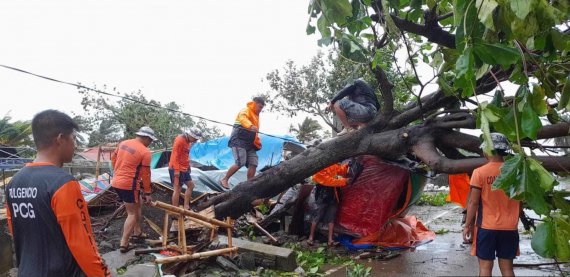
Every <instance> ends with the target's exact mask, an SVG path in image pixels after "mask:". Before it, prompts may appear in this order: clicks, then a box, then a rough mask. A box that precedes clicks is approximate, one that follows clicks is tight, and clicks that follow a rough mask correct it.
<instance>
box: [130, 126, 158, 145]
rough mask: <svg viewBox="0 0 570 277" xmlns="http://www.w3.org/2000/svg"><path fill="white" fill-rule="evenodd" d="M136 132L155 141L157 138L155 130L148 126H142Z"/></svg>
mask: <svg viewBox="0 0 570 277" xmlns="http://www.w3.org/2000/svg"><path fill="white" fill-rule="evenodd" d="M135 134H136V135H137V136H140V137H149V138H150V139H152V140H153V141H154V140H156V136H155V135H154V131H153V130H152V129H151V128H150V127H148V126H143V127H141V128H140V129H139V130H138V131H137V132H136V133H135Z"/></svg>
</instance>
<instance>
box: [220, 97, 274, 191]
mask: <svg viewBox="0 0 570 277" xmlns="http://www.w3.org/2000/svg"><path fill="white" fill-rule="evenodd" d="M264 106H265V100H264V99H263V98H261V97H254V98H253V101H251V102H249V103H247V107H246V108H245V109H243V110H241V111H240V112H239V114H238V116H237V118H236V121H235V123H234V128H233V130H232V134H231V135H230V140H229V142H228V146H229V147H231V149H232V153H233V156H234V160H235V164H234V165H232V166H231V167H230V168H229V169H228V172H227V173H226V176H225V177H224V178H223V179H222V180H220V183H221V185H222V187H224V188H225V189H229V188H230V186H229V180H230V177H232V175H234V174H235V173H236V172H237V171H238V170H239V169H240V168H241V167H242V166H246V167H247V179H248V180H250V179H251V178H253V176H255V171H256V169H257V161H258V157H257V151H259V150H261V140H260V139H259V136H258V134H257V133H258V132H259V113H261V110H263V107H264Z"/></svg>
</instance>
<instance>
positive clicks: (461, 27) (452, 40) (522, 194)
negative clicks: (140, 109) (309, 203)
mask: <svg viewBox="0 0 570 277" xmlns="http://www.w3.org/2000/svg"><path fill="white" fill-rule="evenodd" d="M510 3H511V4H510ZM512 3H516V4H512ZM309 14H310V16H311V20H310V21H309V25H308V26H307V33H308V34H311V33H314V32H315V31H316V30H317V29H318V30H319V32H320V34H321V36H322V39H321V40H319V43H320V44H324V45H329V44H334V45H335V46H336V47H338V49H339V54H338V55H340V56H341V57H342V59H346V60H351V62H353V63H354V64H355V65H358V66H363V65H364V66H366V67H367V68H368V69H369V70H370V71H371V72H372V74H373V76H374V77H375V78H376V81H377V85H378V86H377V88H378V89H379V90H378V92H379V99H380V100H381V106H382V108H381V110H380V111H379V112H378V114H377V115H376V117H375V118H374V119H373V120H372V121H371V122H370V123H369V124H368V125H367V127H365V128H363V129H361V130H358V131H357V132H354V133H350V134H348V135H345V136H342V137H337V138H335V139H333V140H330V141H327V142H324V143H321V144H320V145H319V146H318V147H315V148H312V149H309V150H307V151H305V152H303V153H302V154H300V155H298V156H296V157H294V158H293V159H291V160H288V161H285V162H283V163H281V164H280V165H278V166H276V167H274V168H272V169H270V170H267V171H265V172H263V173H261V174H260V175H258V176H256V177H255V178H253V179H252V180H250V181H247V182H243V183H241V184H239V185H238V186H236V187H235V188H234V189H233V190H232V191H229V192H226V193H224V194H221V195H219V196H216V197H214V198H212V199H210V200H209V201H207V202H206V203H204V204H203V205H202V206H203V207H205V206H208V205H215V212H216V216H218V217H220V218H224V217H226V216H231V217H233V218H236V217H238V216H240V215H241V214H243V213H244V212H246V211H247V210H249V209H250V208H251V202H252V201H253V200H255V199H259V198H266V197H272V196H275V195H277V194H278V193H280V192H282V191H284V190H286V189H287V188H289V187H291V186H292V185H294V184H296V183H299V182H301V181H302V180H303V179H305V178H306V177H309V176H311V175H312V174H314V173H316V172H317V171H319V170H321V169H323V168H325V167H326V166H328V165H330V164H333V163H336V162H340V161H342V160H344V159H347V158H349V157H354V156H358V155H365V154H367V155H376V156H378V157H380V158H382V159H384V160H390V161H398V160H403V159H408V160H410V159H411V160H415V161H417V162H419V163H421V164H423V165H425V166H426V167H427V170H429V171H431V172H435V173H439V172H442V173H461V172H471V171H472V170H473V169H475V168H476V167H478V166H481V165H482V164H484V163H485V159H484V158H483V157H482V154H483V152H482V151H485V152H490V151H491V150H492V149H491V148H487V149H483V150H481V149H479V145H480V143H481V141H480V139H479V137H476V136H473V135H470V134H468V133H463V132H460V130H465V129H480V130H481V132H482V134H483V135H482V138H483V139H484V140H485V141H487V142H488V143H487V144H488V145H492V144H491V143H490V133H491V132H492V131H493V132H501V133H503V134H505V135H506V136H507V137H508V139H509V141H510V143H511V146H512V148H513V154H514V156H513V158H511V159H508V160H507V161H506V162H505V166H503V167H502V173H501V176H500V177H499V178H497V181H496V182H495V184H494V185H495V187H496V188H501V189H503V190H505V192H507V195H508V196H510V197H512V198H516V199H518V200H523V201H526V202H527V203H528V205H529V207H530V208H531V209H533V210H535V211H536V212H537V213H538V214H541V215H545V216H547V219H546V223H545V224H542V225H540V226H539V227H538V230H537V232H541V234H547V235H541V236H538V237H536V241H533V247H535V246H536V245H538V246H537V247H535V251H537V253H538V254H540V255H542V256H545V257H557V258H559V259H562V260H566V259H569V258H570V245H568V241H569V239H570V231H568V230H567V231H564V230H566V229H564V228H566V227H565V226H567V220H566V219H565V218H566V217H565V216H567V215H569V214H570V208H569V207H570V205H569V204H568V203H567V201H566V200H564V197H565V196H567V195H566V194H565V193H564V192H558V191H554V190H553V187H554V185H555V184H556V182H555V180H554V178H553V176H552V175H551V174H550V173H549V172H548V171H551V172H556V171H567V172H568V169H570V158H567V157H558V156H548V155H546V154H543V155H544V156H535V155H534V154H531V152H530V149H542V150H544V145H542V144H541V142H540V141H539V140H540V139H549V138H556V137H562V136H567V135H568V134H569V127H570V124H568V123H567V122H564V121H562V120H560V118H561V116H560V114H559V112H563V113H564V112H566V111H567V110H568V109H569V108H570V77H569V74H570V59H569V56H568V54H567V53H568V50H570V38H569V36H568V33H569V29H568V27H567V26H568V23H569V18H570V13H569V5H567V3H566V2H565V1H550V2H549V1H546V0H529V1H502V2H500V1H495V0H473V1H468V0H456V1H433V0H422V1H386V0H384V1H383V0H363V1H358V0H353V1H348V0H315V1H311V3H310V4H309ZM315 20H316V23H317V24H316V25H313V23H314V21H315ZM386 53H389V54H391V55H392V56H393V61H394V62H393V63H392V67H388V66H387V65H386V64H383V59H382V58H383V55H386ZM396 53H398V55H397V54H396ZM401 53H406V54H407V57H406V58H405V62H404V63H405V64H404V65H403V66H402V68H400V64H402V63H403V61H402V55H401ZM422 67H423V68H425V67H431V69H432V70H431V72H429V71H430V70H423V71H420V70H419V69H420V68H422ZM388 70H390V71H388ZM394 72H397V74H395V75H397V76H398V78H400V79H401V80H402V81H403V82H404V83H405V87H406V90H405V91H394V88H395V86H394V85H393V81H394V79H392V80H390V78H391V77H390V76H393V75H394V74H387V73H394ZM295 81H296V82H297V81H298V80H295ZM505 81H510V82H511V84H514V85H515V86H517V88H515V89H512V85H511V86H510V87H509V88H510V89H509V90H505V89H503V86H505V83H504V82H505ZM299 82H300V81H299ZM296 85H297V86H298V84H297V83H296ZM311 85H314V84H311ZM292 87H296V86H292ZM434 87H435V88H437V89H433V88H434ZM428 90H430V93H428ZM491 92H493V93H492V95H489V96H490V97H489V98H487V99H485V98H484V96H486V95H487V94H490V93H491ZM398 93H408V94H410V95H412V96H413V97H412V98H413V99H414V101H411V102H410V103H408V104H407V105H405V106H403V107H397V105H395V95H397V94H398ZM424 93H425V94H424ZM298 96H299V97H301V96H302V95H301V94H299V95H298ZM491 98H492V100H491V101H484V100H490V99H491ZM288 99H290V101H293V100H295V99H296V98H295V96H293V97H289V98H288ZM312 101H314V100H312ZM325 101H326V100H325ZM323 104H326V103H323ZM312 109H313V110H317V111H318V112H319V114H318V115H321V114H320V113H321V111H322V110H324V109H320V108H318V107H317V108H312ZM321 116H322V115H321ZM547 119H548V122H549V123H550V125H546V126H543V124H546V122H547ZM462 150H465V151H469V152H471V153H476V154H478V155H479V157H475V158H474V157H466V156H465V155H464V154H463V153H465V152H463V151H462ZM543 153H546V152H544V151H543ZM547 170H548V171H547ZM565 222H566V223H565ZM554 241H557V242H561V243H557V244H556V245H554V243H553V242H554Z"/></svg>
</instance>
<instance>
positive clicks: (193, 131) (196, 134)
mask: <svg viewBox="0 0 570 277" xmlns="http://www.w3.org/2000/svg"><path fill="white" fill-rule="evenodd" d="M185 133H186V134H188V135H189V136H191V137H193V138H195V139H197V140H201V139H202V132H200V130H198V129H196V128H192V129H189V130H186V132H185Z"/></svg>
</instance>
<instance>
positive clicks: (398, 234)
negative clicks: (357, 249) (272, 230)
mask: <svg viewBox="0 0 570 277" xmlns="http://www.w3.org/2000/svg"><path fill="white" fill-rule="evenodd" d="M434 239H435V233H434V232H432V231H430V230H428V229H427V228H426V227H425V226H424V225H423V224H422V223H421V222H420V221H419V220H418V219H417V218H416V217H415V216H406V217H405V218H393V219H391V220H390V222H388V223H387V224H386V225H385V226H384V228H383V229H382V230H381V231H380V232H378V233H377V234H372V235H370V236H367V237H363V238H361V239H356V240H354V241H352V243H354V244H374V245H377V246H381V247H415V246H418V245H419V244H422V243H426V242H429V241H432V240H434Z"/></svg>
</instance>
